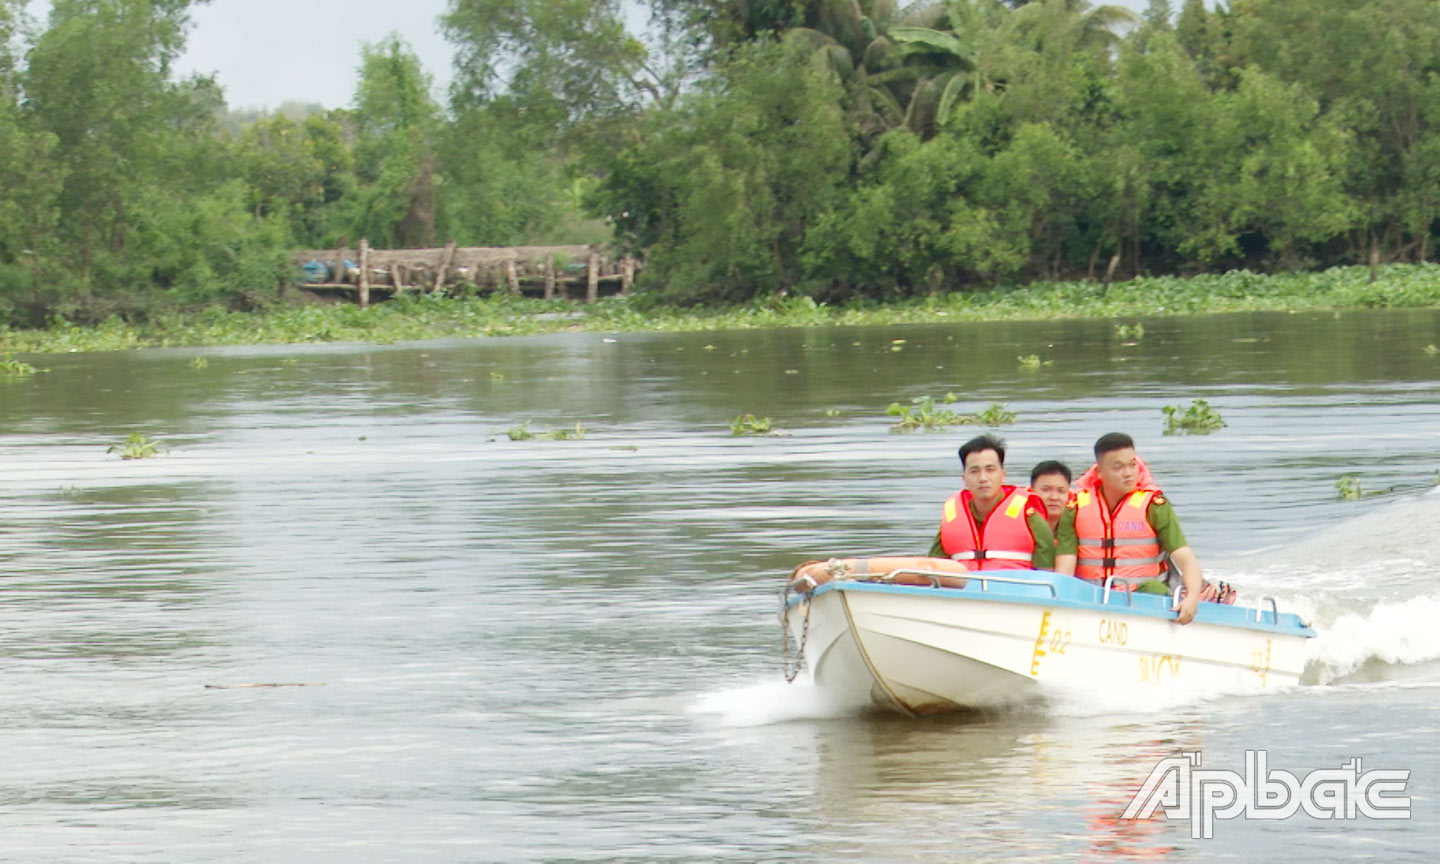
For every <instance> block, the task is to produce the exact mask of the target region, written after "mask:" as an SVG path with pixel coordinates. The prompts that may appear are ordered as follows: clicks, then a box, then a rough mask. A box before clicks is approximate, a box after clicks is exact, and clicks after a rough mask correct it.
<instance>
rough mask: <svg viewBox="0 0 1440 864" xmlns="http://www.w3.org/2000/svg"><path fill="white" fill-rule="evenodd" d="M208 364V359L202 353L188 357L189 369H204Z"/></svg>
mask: <svg viewBox="0 0 1440 864" xmlns="http://www.w3.org/2000/svg"><path fill="white" fill-rule="evenodd" d="M209 365H210V360H209V359H208V358H207V357H206V356H205V355H203V354H201V355H200V356H198V357H192V358H190V368H191V369H197V370H198V369H204V368H206V367H208V366H209Z"/></svg>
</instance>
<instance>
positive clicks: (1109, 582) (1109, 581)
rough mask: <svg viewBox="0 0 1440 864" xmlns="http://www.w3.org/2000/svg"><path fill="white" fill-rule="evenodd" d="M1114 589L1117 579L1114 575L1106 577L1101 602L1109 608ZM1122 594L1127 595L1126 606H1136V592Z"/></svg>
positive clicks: (1122, 592) (1123, 592)
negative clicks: (1111, 593)
mask: <svg viewBox="0 0 1440 864" xmlns="http://www.w3.org/2000/svg"><path fill="white" fill-rule="evenodd" d="M1114 587H1115V577H1114V576H1113V575H1110V576H1106V577H1105V593H1104V594H1103V595H1102V596H1101V597H1100V602H1101V603H1104V604H1105V605H1107V606H1108V605H1110V592H1111V591H1112V590H1114ZM1120 593H1121V594H1124V595H1125V605H1126V606H1134V605H1135V592H1134V591H1121V592H1120ZM1177 602H1178V601H1177Z"/></svg>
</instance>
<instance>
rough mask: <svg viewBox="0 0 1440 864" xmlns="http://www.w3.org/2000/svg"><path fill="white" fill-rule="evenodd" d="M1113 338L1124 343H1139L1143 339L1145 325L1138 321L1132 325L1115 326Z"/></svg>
mask: <svg viewBox="0 0 1440 864" xmlns="http://www.w3.org/2000/svg"><path fill="white" fill-rule="evenodd" d="M1115 336H1116V337H1117V338H1119V339H1121V340H1122V341H1125V342H1139V341H1140V340H1142V339H1144V338H1145V325H1144V324H1142V323H1140V322H1139V321H1136V322H1135V323H1134V324H1116V325H1115Z"/></svg>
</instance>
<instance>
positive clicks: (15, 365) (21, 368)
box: [0, 355, 39, 378]
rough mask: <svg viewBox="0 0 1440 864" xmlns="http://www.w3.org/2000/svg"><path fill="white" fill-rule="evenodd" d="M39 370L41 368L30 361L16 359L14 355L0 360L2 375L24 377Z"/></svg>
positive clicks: (0, 373) (0, 372)
mask: <svg viewBox="0 0 1440 864" xmlns="http://www.w3.org/2000/svg"><path fill="white" fill-rule="evenodd" d="M37 371H39V370H37V369H36V368H35V367H34V366H31V365H30V364H29V363H26V362H25V361H23V360H16V359H15V357H14V355H10V356H8V357H6V358H4V359H3V360H0V375H6V376H9V377H12V378H24V377H27V376H29V375H34V374H35V373H36V372H37Z"/></svg>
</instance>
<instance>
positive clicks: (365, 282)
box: [360, 237, 370, 309]
mask: <svg viewBox="0 0 1440 864" xmlns="http://www.w3.org/2000/svg"><path fill="white" fill-rule="evenodd" d="M369 305H370V241H369V240H366V239H365V238H364V237H361V238H360V308H361V309H364V308H366V307H368V306H369Z"/></svg>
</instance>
